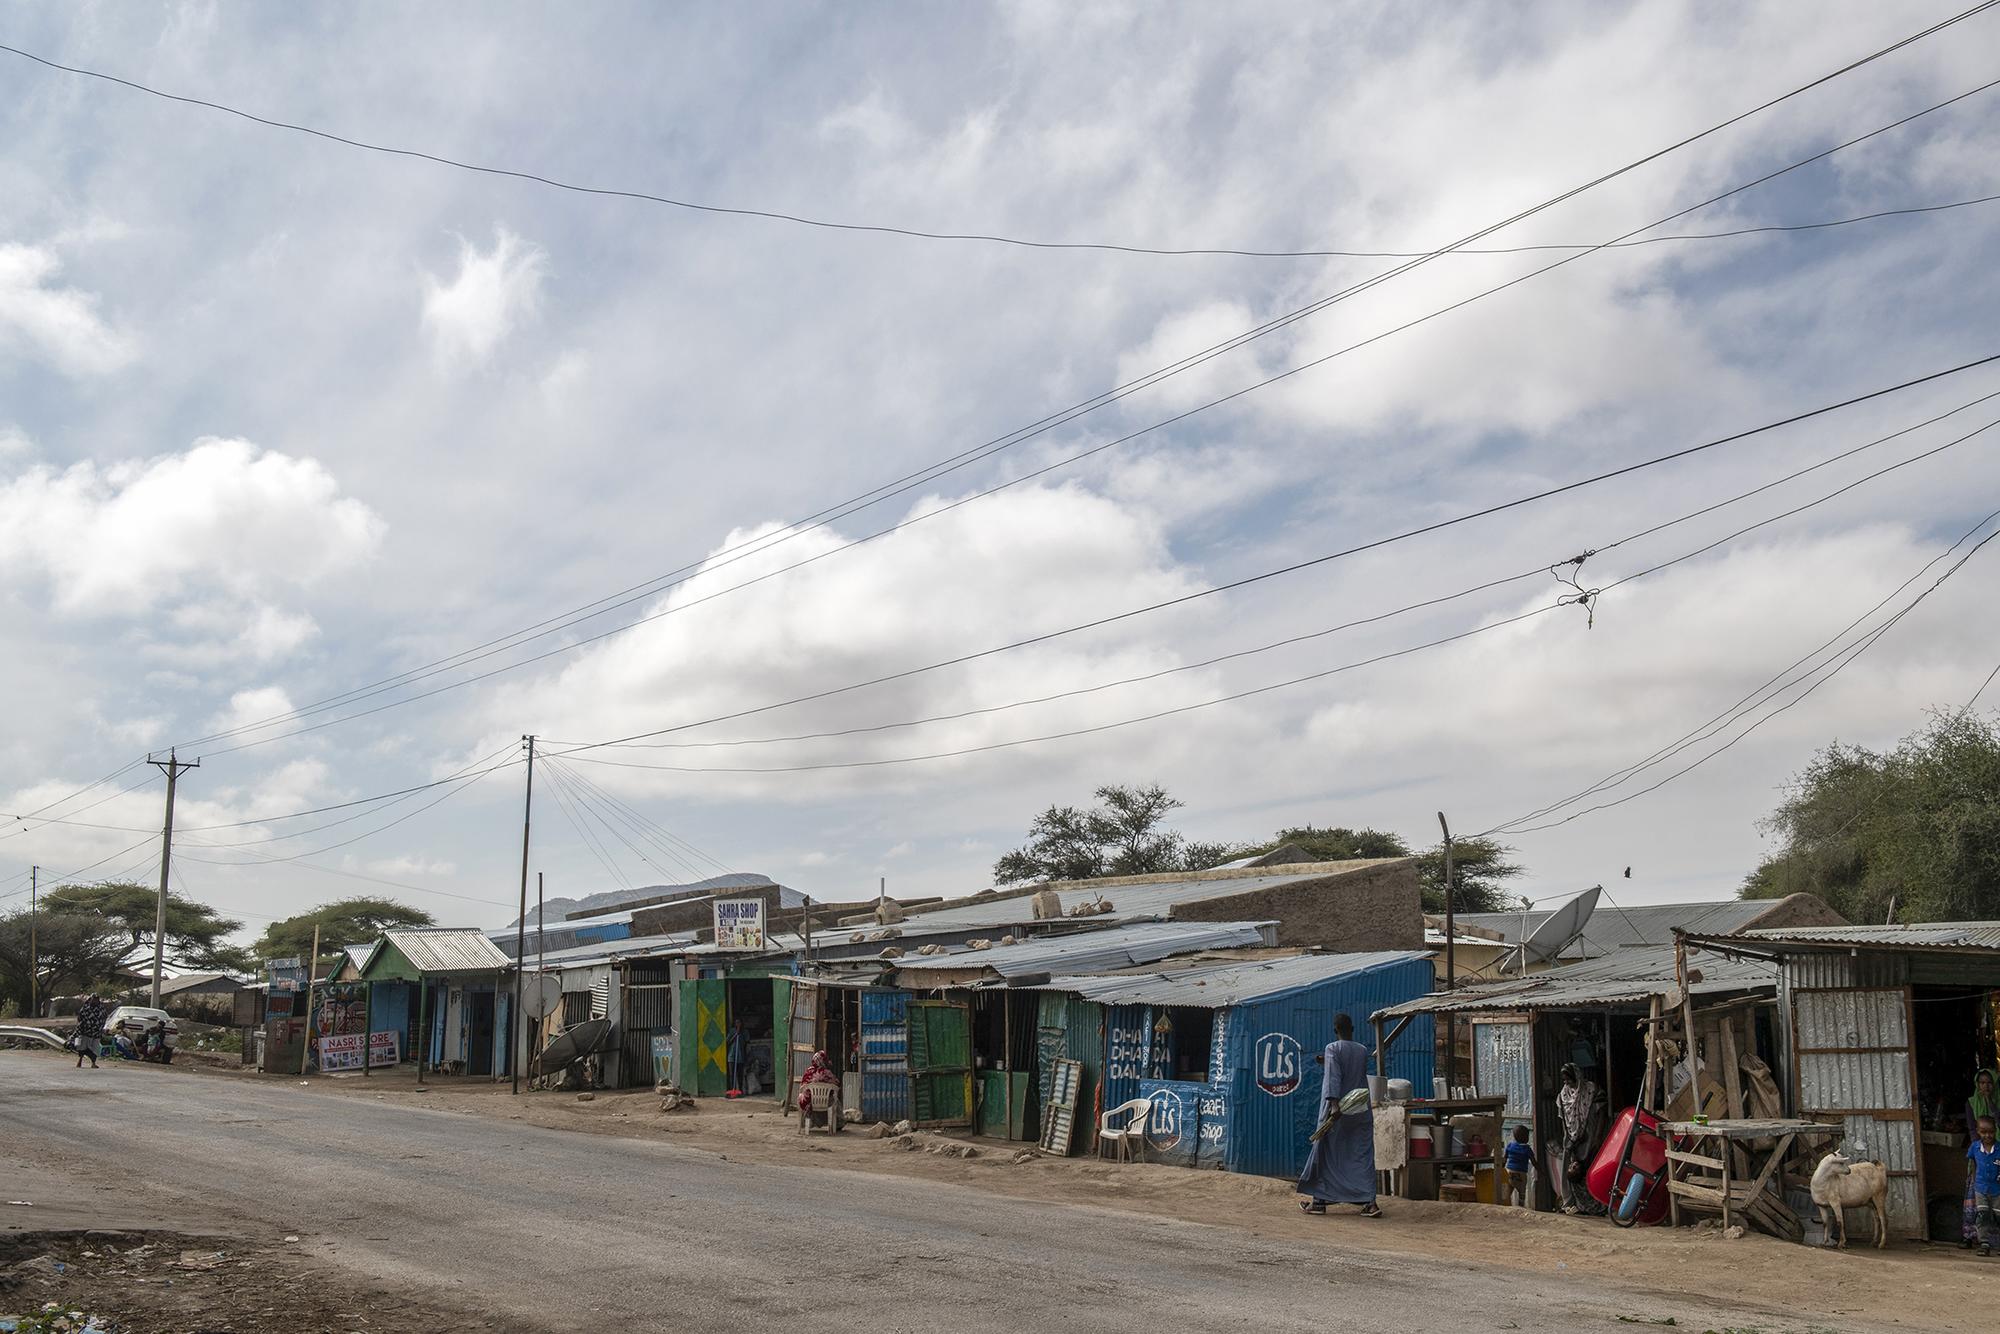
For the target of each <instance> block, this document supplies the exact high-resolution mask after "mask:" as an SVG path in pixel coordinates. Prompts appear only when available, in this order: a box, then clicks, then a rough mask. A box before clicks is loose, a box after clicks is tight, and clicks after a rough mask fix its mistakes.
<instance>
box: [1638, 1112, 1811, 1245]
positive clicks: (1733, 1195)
mask: <svg viewBox="0 0 2000 1334" xmlns="http://www.w3.org/2000/svg"><path fill="white" fill-rule="evenodd" d="M1661 1129H1662V1130H1663V1131H1665V1132H1666V1134H1667V1135H1668V1136H1669V1138H1670V1141H1671V1142H1670V1143H1669V1144H1668V1146H1667V1203H1668V1207H1669V1208H1670V1209H1671V1210H1672V1213H1673V1221H1674V1225H1675V1226H1676V1227H1678V1226H1679V1225H1680V1221H1681V1210H1682V1209H1683V1208H1689V1209H1698V1210H1699V1209H1710V1210H1717V1211H1719V1212H1720V1213H1721V1214H1722V1225H1723V1226H1724V1227H1730V1226H1733V1225H1734V1224H1736V1223H1739V1222H1742V1223H1749V1224H1751V1225H1752V1226H1754V1227H1756V1228H1758V1229H1759V1230H1760V1231H1763V1232H1768V1233H1770V1234H1771V1235H1772V1236H1774V1237H1783V1238H1785V1239H1786V1240H1788V1241H1802V1240H1804V1238H1805V1229H1804V1227H1803V1226H1802V1225H1801V1224H1800V1222H1799V1219H1798V1215H1797V1214H1794V1213H1793V1212H1792V1211H1791V1208H1790V1207H1789V1206H1788V1205H1787V1204H1786V1203H1785V1198H1784V1162H1785V1159H1786V1158H1787V1157H1789V1156H1790V1155H1791V1152H1792V1146H1793V1145H1794V1144H1795V1143H1796V1142H1797V1141H1798V1139H1799V1137H1800V1136H1802V1135H1805V1136H1812V1135H1837V1134H1839V1133H1840V1127H1839V1126H1829V1125H1822V1124H1821V1123H1819V1122H1817V1121H1790V1120H1782V1119H1775V1118H1773V1119H1747V1118H1746V1119H1741V1120H1722V1121H1708V1122H1698V1121H1667V1122H1664V1123H1663V1124H1662V1125H1661ZM1760 1142H1765V1143H1767V1144H1768V1147H1765V1148H1762V1149H1759V1148H1758V1147H1757V1145H1758V1144H1759V1143H1760ZM1680 1144H1685V1145H1686V1146H1687V1147H1685V1148H1682V1147H1677V1146H1678V1145H1680ZM1760 1159H1761V1162H1760ZM1739 1160H1740V1162H1741V1167H1740V1168H1739V1166H1738V1163H1739Z"/></svg>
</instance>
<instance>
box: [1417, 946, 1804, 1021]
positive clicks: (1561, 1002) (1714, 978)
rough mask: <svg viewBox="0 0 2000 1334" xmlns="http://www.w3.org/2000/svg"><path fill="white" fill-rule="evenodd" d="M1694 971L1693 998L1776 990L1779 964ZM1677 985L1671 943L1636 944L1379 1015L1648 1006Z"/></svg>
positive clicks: (1708, 962)
mask: <svg viewBox="0 0 2000 1334" xmlns="http://www.w3.org/2000/svg"><path fill="white" fill-rule="evenodd" d="M1692 967H1693V968H1694V969H1695V970H1696V971H1699V972H1700V973H1701V978H1700V980H1699V981H1696V982H1695V983H1693V985H1691V986H1690V987H1689V990H1690V991H1692V992H1693V993H1694V994H1695V995H1697V996H1701V995H1708V994H1712V993H1715V992H1722V991H1745V990H1753V989H1755V988H1758V987H1776V986H1777V984H1778V970H1777V968H1776V966H1774V965H1772V964H1769V963H1766V962H1764V961H1762V960H1758V959H1730V958H1725V957H1723V956H1721V955H1707V954H1705V955H1702V956H1701V957H1700V958H1699V959H1698V960H1696V961H1695V962H1694V963H1693V965H1692ZM1673 987H1674V951H1673V947H1672V946H1667V945H1636V946H1633V947H1632V948H1630V949H1623V950H1619V951H1618V952H1616V953H1615V954H1607V955H1605V956H1604V957H1603V958H1600V959H1585V960H1584V961H1583V962H1581V963H1573V964H1570V965H1568V966H1566V967H1563V968H1551V969H1550V970H1549V971H1548V972H1546V973H1532V974H1530V975H1528V976H1526V977H1516V978H1508V979H1506V980H1504V981H1499V982H1481V983H1478V984H1476V985H1473V986H1467V987H1460V988H1458V989H1457V990H1456V991H1448V992H1437V993H1434V994H1432V995H1429V996H1424V997H1420V998H1419V999H1417V1000H1413V1001H1405V1002H1404V1003H1403V1004H1401V1005H1392V1006H1390V1007H1389V1008H1387V1009H1385V1010H1383V1011H1381V1013H1382V1014H1384V1015H1388V1016H1395V1015H1403V1014H1439V1013H1443V1012H1445V1011H1451V1010H1524V1009H1528V1008H1530V1007H1533V1008H1535V1009H1543V1010H1547V1009H1561V1008H1564V1007H1571V1008H1587V1007H1592V1006H1598V1005H1624V1004H1630V1003H1633V1002H1644V1001H1646V1000H1649V999H1650V998H1652V997H1654V996H1657V995H1660V994H1662V993H1663V992H1666V991H1670V990H1672V989H1673Z"/></svg>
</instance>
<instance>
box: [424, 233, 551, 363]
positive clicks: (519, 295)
mask: <svg viewBox="0 0 2000 1334" xmlns="http://www.w3.org/2000/svg"><path fill="white" fill-rule="evenodd" d="M547 274H548V255H547V254H546V253H545V252H544V251H543V250H542V249H541V248H540V247H539V246H536V245H534V244H532V243H530V242H527V241H523V240H522V239H521V238H520V237H518V236H516V235H514V234H513V233H512V232H510V231H508V230H507V229H506V228H504V227H497V228H495V229H494V239H493V248H492V249H491V250H486V251H481V250H480V249H479V248H478V247H477V246H475V245H473V244H472V243H471V242H470V241H466V240H463V239H461V240H460V241H459V245H458V274H457V276H455V277H454V278H452V279H451V281H449V282H440V281H438V279H436V278H435V277H433V276H431V275H430V274H425V275H424V316H423V318H424V328H425V329H426V330H428V331H429V333H430V336H431V345H432V347H433V348H434V349H435V350H436V352H437V355H438V359H439V360H440V361H441V362H442V363H444V364H445V365H447V366H455V365H462V364H467V363H470V364H472V365H483V364H484V363H485V362H487V361H488V360H490V359H491V358H492V356H493V353H494V351H495V350H496V349H497V348H498V347H499V346H500V344H501V343H502V342H504V341H505V340H506V338H507V336H508V335H509V334H511V333H512V332H513V331H514V330H515V328H516V327H518V326H519V325H521V324H523V323H525V322H526V321H528V320H529V319H531V318H533V317H534V315H535V313H536V311H537V309H538V308H539V307H540V304H541V294H542V280H543V279H544V278H545V277H546V276H547Z"/></svg>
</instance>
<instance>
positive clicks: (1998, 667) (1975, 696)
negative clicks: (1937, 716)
mask: <svg viewBox="0 0 2000 1334" xmlns="http://www.w3.org/2000/svg"><path fill="white" fill-rule="evenodd" d="M1996 676H2000V663H1995V664H1994V666H1993V670H1992V671H1990V672H1988V673H1986V679H1985V680H1984V681H1981V682H1980V683H1979V689H1977V690H1975V691H1973V692H1972V698H1971V699H1969V700H1967V701H1965V707H1964V708H1962V709H1960V710H1959V712H1960V713H1970V712H1971V711H1972V706H1973V705H1975V704H1977V703H1978V702H1979V697H1980V696H1981V695H1983V694H1985V693H1986V687H1988V686H1990V685H1992V684H1993V678H1994V677H1996Z"/></svg>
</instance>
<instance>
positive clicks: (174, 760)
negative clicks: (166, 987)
mask: <svg viewBox="0 0 2000 1334" xmlns="http://www.w3.org/2000/svg"><path fill="white" fill-rule="evenodd" d="M146 763H148V764H150V765H152V766H153V767H154V768H155V769H158V770H160V771H161V772H162V773H164V774H165V775H166V776H167V823H166V827H165V828H164V829H163V830H162V831H161V833H160V901H159V903H158V904H156V905H155V906H154V908H153V1008H154V1009H156V1010H157V1009H159V1008H160V961H161V956H162V955H163V953H164V952H165V950H166V947H167V870H168V867H169V866H170V865H171V863H172V861H173V856H174V782H175V780H177V779H178V778H179V777H180V776H181V775H182V774H183V773H185V772H186V771H188V770H189V769H199V768H201V761H200V760H194V761H191V762H190V763H187V764H182V763H181V762H180V758H179V757H178V756H177V755H175V754H174V752H173V751H171V750H169V751H168V752H167V761H166V763H165V764H162V763H160V761H158V760H156V759H154V758H153V757H152V756H151V755H148V756H147V757H146Z"/></svg>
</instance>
